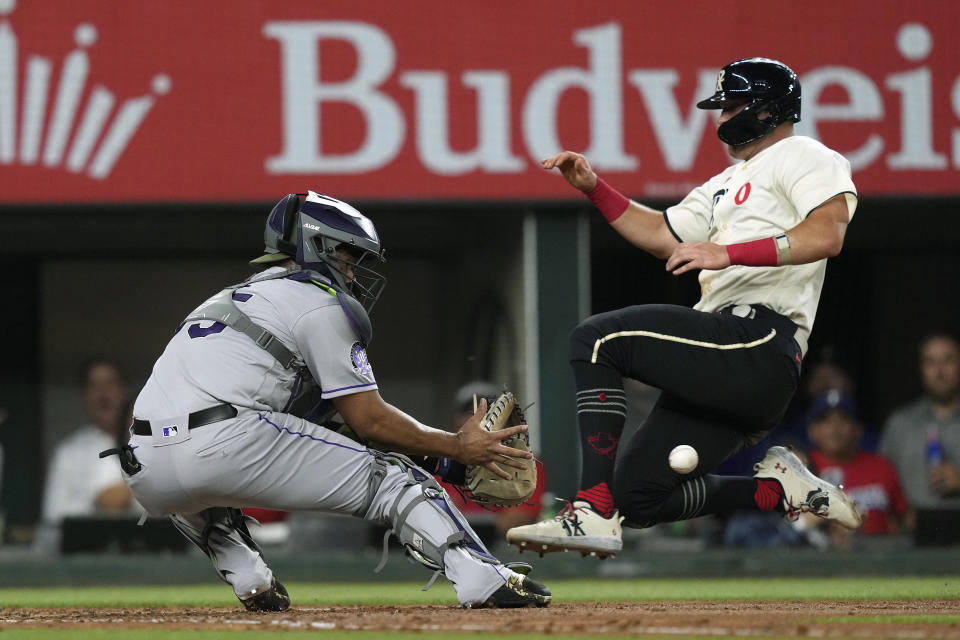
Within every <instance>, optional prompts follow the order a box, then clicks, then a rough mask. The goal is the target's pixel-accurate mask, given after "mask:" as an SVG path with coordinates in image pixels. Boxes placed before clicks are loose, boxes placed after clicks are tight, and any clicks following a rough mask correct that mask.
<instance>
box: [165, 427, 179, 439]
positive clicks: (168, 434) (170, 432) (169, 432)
mask: <svg viewBox="0 0 960 640" xmlns="http://www.w3.org/2000/svg"><path fill="white" fill-rule="evenodd" d="M176 435H177V428H176V427H164V428H163V437H164V438H173V437H174V436H176Z"/></svg>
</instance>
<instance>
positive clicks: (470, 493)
mask: <svg viewBox="0 0 960 640" xmlns="http://www.w3.org/2000/svg"><path fill="white" fill-rule="evenodd" d="M518 424H525V420H524V417H523V411H522V410H521V409H520V406H519V405H518V404H517V399H516V397H514V395H513V394H512V393H511V392H509V391H504V392H503V393H501V394H500V396H499V397H498V398H497V399H496V400H494V401H493V402H491V403H490V406H489V407H488V408H487V413H486V414H485V415H484V416H483V420H482V421H481V422H480V426H481V427H483V428H484V429H486V430H487V431H500V430H501V429H506V428H507V427H513V426H516V425H518ZM503 444H504V445H505V446H507V447H511V448H513V449H517V450H519V451H530V437H529V436H528V435H527V434H526V433H519V434H517V435H514V436H511V437H509V438H507V439H506V440H504V441H503ZM501 468H502V469H503V470H504V471H506V472H507V473H509V474H511V475H512V477H511V478H510V479H509V480H504V479H503V478H501V477H500V476H498V475H496V474H495V473H493V472H492V471H490V470H489V469H487V468H486V467H481V466H478V465H470V466H468V467H467V471H466V482H465V483H464V489H465V494H466V496H467V497H468V498H470V499H471V500H473V501H474V502H476V503H477V504H481V505H489V506H497V507H516V506H517V505H521V504H523V503H525V502H526V501H527V500H529V499H530V496H532V495H533V491H534V489H536V487H537V465H536V463H535V461H534V460H530V461H528V464H527V467H526V468H525V469H514V468H513V467H508V466H505V465H501Z"/></svg>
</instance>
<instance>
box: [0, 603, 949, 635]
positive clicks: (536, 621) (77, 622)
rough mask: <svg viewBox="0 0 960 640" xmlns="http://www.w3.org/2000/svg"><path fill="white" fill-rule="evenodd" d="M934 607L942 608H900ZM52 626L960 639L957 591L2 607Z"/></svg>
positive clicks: (8, 621)
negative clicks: (534, 602)
mask: <svg viewBox="0 0 960 640" xmlns="http://www.w3.org/2000/svg"><path fill="white" fill-rule="evenodd" d="M930 615H934V616H938V617H937V618H936V620H932V621H914V620H909V619H907V620H904V619H903V618H902V617H903V616H911V617H913V616H930ZM952 616H958V617H957V620H952V619H951V617H952ZM880 617H882V618H887V617H891V618H892V619H891V620H889V621H888V620H878V619H877V618H880ZM824 618H842V620H824ZM50 627H57V628H65V627H75V628H87V629H94V628H110V629H118V628H131V629H133V628H151V629H158V628H159V629H195V630H201V629H203V630H214V629H216V630H223V629H230V630H237V631H239V630H244V629H251V630H253V629H256V630H271V629H277V630H280V629H284V630H290V631H293V630H304V631H311V630H314V631H315V630H320V629H331V630H332V629H337V630H363V631H418V632H434V633H439V634H441V635H442V634H443V633H456V632H467V633H470V632H473V633H499V634H506V633H531V634H536V633H539V634H550V635H553V634H556V635H578V634H583V635H592V636H597V635H606V634H609V635H625V634H627V635H639V636H643V635H651V636H671V635H676V636H724V635H734V636H761V637H783V638H787V637H847V638H850V637H857V638H958V639H960V601H957V600H926V601H920V600H911V601H869V602H860V601H830V602H824V601H803V602H606V603H583V602H579V603H555V604H553V605H551V606H550V607H547V608H544V609H512V610H474V611H468V610H463V609H459V608H457V607H455V606H443V605H429V606H424V605H405V606H344V607H306V606H299V607H294V608H292V609H290V610H289V611H285V612H283V613H273V614H251V613H247V612H245V611H243V610H241V609H237V608H190V609H183V608H179V609H178V608H159V607H157V608H153V607H150V608H116V609H109V608H103V609H91V608H42V609H41V608H6V609H0V629H4V628H6V629H11V628H21V629H22V628H50Z"/></svg>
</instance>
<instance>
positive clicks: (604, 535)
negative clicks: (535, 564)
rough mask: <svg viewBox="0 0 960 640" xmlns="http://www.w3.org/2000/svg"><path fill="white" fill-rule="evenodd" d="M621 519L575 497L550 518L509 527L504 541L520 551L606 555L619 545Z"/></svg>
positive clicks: (605, 556)
mask: <svg viewBox="0 0 960 640" xmlns="http://www.w3.org/2000/svg"><path fill="white" fill-rule="evenodd" d="M622 521H623V518H621V517H620V513H619V512H618V511H614V512H613V515H612V516H610V517H609V518H604V517H603V516H601V515H600V514H599V513H597V512H596V511H594V510H593V507H591V506H590V503H589V502H585V501H583V500H577V501H575V502H567V505H566V506H565V507H564V508H563V509H561V510H560V512H559V513H557V515H556V516H554V517H553V518H551V519H550V520H543V521H542V522H537V523H535V524H528V525H524V526H522V527H513V528H512V529H510V530H508V531H507V542H509V543H510V544H513V545H516V546H518V547H519V548H520V550H521V551H534V552H537V553H539V554H540V555H543V554H544V553H550V552H553V551H579V552H581V553H582V554H583V555H584V556H586V555H591V556H594V555H595V556H597V557H599V558H607V557H610V556H613V555H615V554H616V553H617V552H618V551H620V550H621V549H622V548H623V530H622V529H621V527H620V523H621V522H622Z"/></svg>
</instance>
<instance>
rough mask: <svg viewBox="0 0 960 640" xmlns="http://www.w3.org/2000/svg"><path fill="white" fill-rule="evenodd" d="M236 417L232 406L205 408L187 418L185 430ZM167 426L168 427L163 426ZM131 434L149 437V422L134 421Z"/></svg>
mask: <svg viewBox="0 0 960 640" xmlns="http://www.w3.org/2000/svg"><path fill="white" fill-rule="evenodd" d="M236 415H237V408H236V407H235V406H233V405H232V404H218V405H216V406H214V407H207V408H206V409H201V410H200V411H194V412H193V413H191V414H190V415H189V416H188V418H187V429H196V428H197V427H202V426H204V425H208V424H213V423H214V422H220V421H221V420H227V419H228V418H234V417H236ZM165 426H169V425H165ZM132 431H133V434H134V435H137V436H149V435H151V434H152V433H153V431H151V429H150V421H149V420H134V421H133V429H132Z"/></svg>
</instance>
